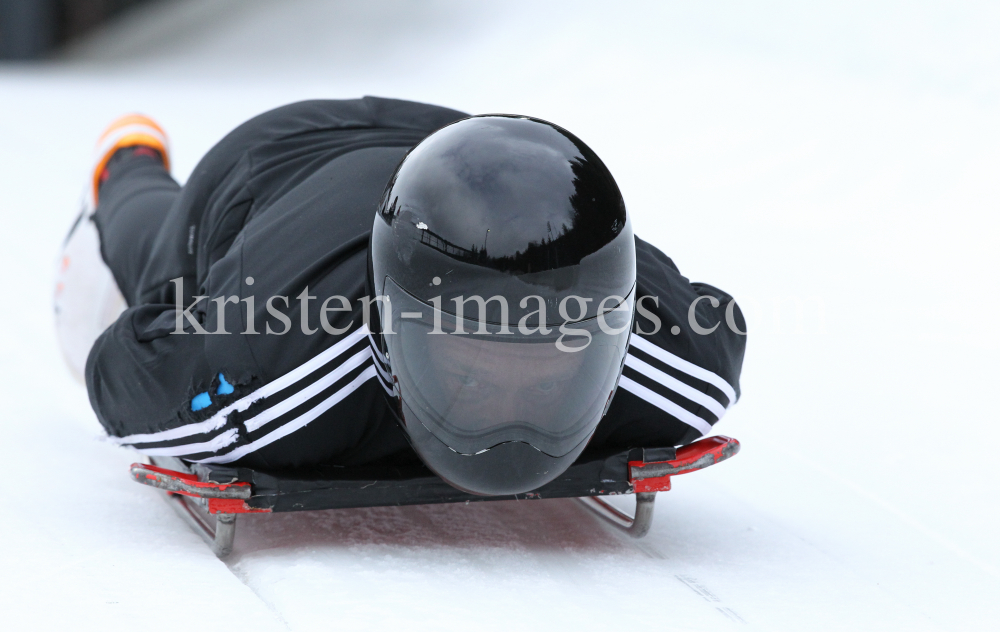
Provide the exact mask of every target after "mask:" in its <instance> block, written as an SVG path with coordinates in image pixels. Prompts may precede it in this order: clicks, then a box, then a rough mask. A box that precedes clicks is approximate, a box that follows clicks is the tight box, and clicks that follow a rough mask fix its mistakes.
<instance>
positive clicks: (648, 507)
mask: <svg viewBox="0 0 1000 632" xmlns="http://www.w3.org/2000/svg"><path fill="white" fill-rule="evenodd" d="M577 500H579V501H580V503H581V504H582V505H583V506H584V507H586V508H587V509H589V510H590V511H592V512H594V513H595V514H597V515H598V516H600V517H601V518H603V519H604V520H605V521H606V522H607V523H608V524H610V525H612V526H613V527H615V528H616V529H618V530H620V531H622V532H623V533H625V534H627V535H628V536H629V537H633V538H641V537H643V536H645V535H646V534H647V533H649V528H650V527H651V526H653V502H654V501H655V500H656V492H639V493H638V494H636V495H635V515H634V516H629V515H627V514H626V513H624V512H622V511H619V510H618V509H616V508H615V507H612V506H611V505H610V504H608V502H607V501H605V500H604V499H603V498H601V497H599V496H584V497H583V498H578V499H577Z"/></svg>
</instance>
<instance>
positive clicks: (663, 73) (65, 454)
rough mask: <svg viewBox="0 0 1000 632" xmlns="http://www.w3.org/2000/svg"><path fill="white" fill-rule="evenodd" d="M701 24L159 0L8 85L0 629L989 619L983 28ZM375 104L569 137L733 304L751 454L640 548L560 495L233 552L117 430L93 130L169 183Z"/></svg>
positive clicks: (705, 482)
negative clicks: (254, 124) (153, 164)
mask: <svg viewBox="0 0 1000 632" xmlns="http://www.w3.org/2000/svg"><path fill="white" fill-rule="evenodd" d="M689 4H691V3H663V2H655V3H649V4H647V5H640V4H631V3H611V4H608V3H599V4H596V3H595V4H589V3H581V2H572V3H568V2H566V3H563V2H550V3H504V4H502V5H499V4H487V3H467V2H457V1H456V2H425V3H407V2H329V1H320V0H315V1H305V0H300V1H296V2H280V3H278V2H258V1H253V2H251V1H246V0H242V1H237V0H226V1H223V0H215V1H213V2H204V1H202V0H189V1H185V2H180V3H171V2H166V3H160V4H157V5H155V6H153V7H151V8H147V9H143V10H142V11H140V12H138V13H135V14H132V15H130V16H127V17H126V19H124V20H123V21H121V22H120V23H118V24H117V25H114V26H113V27H112V28H110V29H108V30H107V31H105V32H103V33H99V34H97V35H95V36H94V37H93V38H91V39H90V40H88V41H86V42H83V43H81V44H80V45H78V46H77V47H76V48H75V49H73V50H72V51H69V52H67V53H65V54H63V55H62V56H61V57H60V58H57V59H53V60H50V61H48V62H45V63H43V64H38V65H26V66H0V174H2V176H0V178H2V180H0V181H2V183H3V187H2V194H3V195H2V197H0V200H2V206H0V217H2V219H3V223H2V228H0V271H2V279H3V286H2V287H3V291H4V295H3V310H2V312H0V336H2V338H0V394H2V397H3V402H4V407H3V415H2V417H0V430H2V432H0V450H2V454H3V457H2V459H0V487H2V498H3V509H2V519H0V560H2V564H0V613H2V615H0V618H2V620H3V626H2V627H3V628H4V629H5V630H101V631H109V630H112V631H117V630H137V629H142V630H151V631H158V630H164V631H167V630H169V631H175V630H187V629H198V630H241V631H242V630H281V629H291V630H304V631H305V630H310V631H311V630H327V629H329V630H367V629H379V630H382V629H389V630H391V629H405V630H463V631H465V630H505V631H509V630H522V629H525V630H574V631H575V630H599V631H601V632H606V631H607V630H612V629H623V628H628V629H651V630H795V631H799V630H809V631H813V630H907V631H915V630H971V629H993V628H995V627H996V622H997V621H998V620H1000V605H998V604H1000V600H998V599H997V597H998V595H1000V570H998V569H1000V541H998V538H997V522H998V519H1000V509H998V506H1000V505H998V500H1000V491H998V490H1000V484H998V483H1000V476H998V473H997V468H996V466H995V459H996V457H995V453H996V446H997V445H998V444H1000V441H998V439H1000V430H998V424H997V421H998V413H997V408H996V405H995V398H996V384H997V382H998V378H1000V371H998V368H997V362H996V359H995V358H996V357H997V353H998V352H1000V341H998V334H997V331H998V330H997V326H996V318H997V314H998V313H1000V312H998V307H1000V305H998V298H997V288H998V287H1000V278H998V276H1000V261H998V255H997V247H996V240H997V235H998V234H1000V230H998V228H1000V222H998V214H1000V213H998V209H1000V177H998V174H1000V123H998V122H1000V116H998V114H1000V112H998V103H1000V44H998V42H1000V40H998V39H997V38H996V37H995V34H996V32H998V30H1000V16H998V13H997V12H996V10H995V8H991V7H990V5H986V6H979V5H972V4H969V5H966V4H960V3H954V2H950V3H939V4H937V5H935V4H934V3H930V4H927V3H923V4H920V5H919V7H915V6H913V5H912V4H910V3H898V4H897V3H884V2H882V3H871V2H858V3H851V2H846V3H845V2H829V3H809V4H808V6H809V7H810V8H808V9H806V8H804V6H805V5H803V4H802V3H796V2H787V3H786V2H770V3H759V4H758V5H757V6H754V7H748V6H746V4H744V3H722V4H718V5H716V4H713V5H712V7H711V8H709V7H708V6H704V7H702V8H685V7H686V5H689ZM698 6H699V7H701V5H700V4H699V5H698ZM363 94H376V95H380V96H392V97H401V98H409V99H415V100H421V101H427V102H433V103H440V104H442V105H448V106H451V107H455V108H459V109H464V110H466V111H471V112H480V113H484V112H498V111H499V112H516V113H524V114H531V115H534V116H539V117H542V118H546V119H549V120H553V121H555V122H558V123H560V124H562V125H564V126H566V127H568V128H569V129H571V130H573V131H574V132H575V133H576V134H578V135H579V136H580V137H581V138H583V139H585V140H586V141H587V142H588V144H590V145H591V146H592V147H593V148H594V149H595V150H596V151H597V152H598V153H599V154H600V155H601V156H602V157H603V158H604V159H605V161H606V162H607V164H608V165H609V167H610V168H611V170H612V172H614V173H615V175H616V177H617V178H618V181H619V183H620V185H621V188H622V191H623V194H624V196H625V200H626V202H627V204H628V206H629V209H630V211H631V213H632V214H633V218H634V223H635V229H636V232H637V233H638V234H639V235H640V236H642V237H644V238H645V239H647V240H650V241H652V242H653V243H654V244H656V245H657V246H659V247H660V248H662V249H663V250H664V251H665V252H666V253H668V254H669V255H670V256H671V257H673V258H674V260H675V261H676V262H677V264H678V266H679V267H680V269H681V271H682V272H684V273H685V274H686V275H688V276H689V277H690V278H692V279H693V280H699V281H702V280H703V281H707V282H710V283H713V284H715V285H718V286H719V287H722V288H725V289H726V290H727V291H729V292H731V293H733V294H734V295H735V296H736V297H737V298H738V299H739V300H740V303H741V305H742V306H743V307H744V310H745V311H746V313H747V320H748V323H749V329H750V342H749V349H748V352H747V357H746V364H745V371H744V379H743V390H744V394H745V395H744V398H743V400H742V401H741V402H740V403H739V404H738V405H737V406H735V407H734V408H733V409H732V410H731V411H730V413H729V414H728V416H727V417H726V418H725V419H724V420H723V421H722V423H721V424H720V425H719V426H718V431H719V432H721V433H723V434H728V435H732V436H735V437H737V438H739V439H740V440H741V441H742V443H743V451H742V453H741V454H740V455H738V456H737V457H736V458H735V459H733V460H732V461H729V462H727V463H724V464H722V465H719V466H718V467H715V468H711V469H709V470H707V471H704V472H700V473H696V474H693V475H690V476H684V477H678V478H677V479H675V481H674V491H671V492H669V493H666V494H660V496H659V498H658V499H657V509H656V519H655V523H654V526H653V529H652V532H651V533H650V534H649V536H648V537H647V538H646V539H645V540H642V541H638V542H634V541H629V540H626V539H624V538H622V537H619V536H618V535H616V534H615V533H613V532H610V531H608V530H606V529H605V528H604V527H603V526H602V525H601V524H599V523H598V522H597V521H596V520H595V519H594V518H592V517H591V516H590V515H589V514H588V513H586V512H585V510H583V509H582V508H580V507H578V506H577V505H576V504H575V502H574V501H569V500H553V501H537V502H521V503H512V502H504V503H481V504H470V505H455V506H431V507H405V508H382V509H369V510H342V511H331V512H321V513H310V514H298V515H289V514H285V515H272V516H250V517H242V518H240V519H239V523H238V528H237V531H238V533H237V539H236V550H235V553H234V554H233V556H232V557H231V559H230V560H229V561H228V562H227V563H223V562H220V561H218V560H216V559H215V557H214V556H213V555H212V554H211V552H210V551H209V550H208V547H206V546H205V545H204V544H203V543H202V541H201V540H200V539H199V538H198V537H197V536H196V535H195V534H194V533H192V532H191V531H189V530H188V528H187V526H185V525H184V524H183V523H182V522H181V521H180V520H178V519H177V518H176V517H175V516H174V515H173V513H172V512H171V511H170V508H169V507H168V506H167V505H166V503H164V502H163V501H162V500H161V499H160V498H159V497H158V496H157V493H156V492H154V491H153V490H151V489H148V488H143V487H141V486H138V485H135V484H134V483H132V482H130V481H129V479H128V476H127V466H128V464H129V463H130V462H131V461H132V460H134V458H135V456H134V455H133V454H130V453H129V452H127V451H125V450H121V449H117V448H114V447H113V446H111V445H110V444H108V443H106V442H103V441H102V440H101V431H100V428H99V426H98V424H97V422H96V420H95V419H94V417H93V414H92V412H91V411H90V407H89V405H88V402H87V398H86V393H85V391H84V390H83V389H82V388H81V387H80V386H79V385H77V384H75V383H74V382H72V380H71V379H70V378H69V377H68V375H67V374H66V372H65V371H64V369H63V366H62V362H61V359H60V357H59V354H58V350H57V349H56V346H55V341H54V336H53V333H52V322H51V314H50V299H51V290H52V288H51V278H52V271H53V265H54V259H55V253H56V252H57V250H58V247H59V243H60V240H61V239H62V237H63V235H64V233H65V231H66V229H67V227H68V222H69V220H70V218H71V217H72V215H73V214H74V212H75V208H76V203H77V196H78V194H79V191H80V189H81V188H82V186H83V182H84V179H85V177H86V169H87V164H88V160H89V151H90V149H91V147H92V145H93V143H94V141H95V139H96V138H97V135H98V134H99V133H100V131H101V130H102V129H103V127H104V126H105V125H106V124H107V123H108V122H109V121H110V120H112V119H113V118H114V117H115V116H117V115H119V114H122V113H125V112H129V111H134V110H138V111H142V112H145V113H148V114H150V115H152V116H154V117H156V118H157V119H158V120H159V121H161V122H162V123H163V125H164V126H165V127H166V129H167V131H168V132H169V133H170V135H171V139H172V142H173V148H174V158H175V161H174V163H175V175H176V176H177V177H178V178H179V179H181V180H182V181H183V180H184V179H185V178H186V177H187V175H188V174H189V173H190V172H191V170H192V169H193V168H194V165H195V164H196V162H197V160H198V158H199V157H200V156H201V155H202V154H203V153H204V152H205V151H206V150H207V149H208V148H209V147H210V146H211V145H212V144H213V143H214V142H216V141H217V140H218V139H219V138H221V137H222V136H223V135H224V134H225V133H226V132H227V131H228V130H229V129H231V128H232V127H234V126H235V125H237V124H238V123H240V122H242V121H243V120H244V119H246V118H247V117H249V116H251V115H253V114H256V113H258V112H260V111H263V110H265V109H267V108H270V107H273V106H277V105H280V104H283V103H286V102H289V101H293V100H298V99H303V98H316V97H334V98H347V97H356V96H361V95H363ZM616 500H620V501H621V502H622V503H623V504H625V505H628V504H629V503H630V502H631V499H629V498H621V499H616Z"/></svg>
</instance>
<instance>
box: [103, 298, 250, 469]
mask: <svg viewBox="0 0 1000 632" xmlns="http://www.w3.org/2000/svg"><path fill="white" fill-rule="evenodd" d="M175 326H176V321H175V312H174V305H165V304H157V305H142V306H138V307H133V308H130V309H128V310H126V311H125V312H124V313H123V314H122V315H121V316H120V317H119V318H118V320H117V321H116V322H115V323H114V324H113V325H112V326H111V327H109V328H108V329H107V330H106V331H105V332H104V333H103V334H102V335H101V336H100V337H99V338H98V339H97V342H96V343H95V344H94V347H93V348H92V349H91V352H90V355H89V356H88V358H87V369H86V380H87V391H88V394H89V395H90V403H91V405H92V406H93V408H94V411H95V412H96V413H97V418H98V420H99V421H100V422H101V425H103V426H104V428H105V430H107V432H108V434H109V435H110V436H111V438H112V440H113V441H115V442H116V443H119V444H125V445H131V446H133V447H136V448H138V449H139V450H140V451H141V452H145V453H147V454H152V455H163V456H180V457H193V456H194V455H197V454H201V453H206V452H212V451H214V450H215V449H217V448H218V447H219V446H216V445H215V444H218V443H220V442H223V443H224V442H226V441H228V442H230V443H232V442H235V441H236V439H237V437H236V434H237V431H236V430H235V428H233V427H230V426H231V425H232V424H231V423H230V421H229V420H228V419H227V418H226V416H225V415H216V414H215V413H218V411H219V410H220V407H221V406H223V405H225V404H226V403H227V402H228V401H229V400H231V399H233V398H234V397H235V396H236V395H238V394H236V393H233V392H232V391H231V390H230V392H229V393H228V394H226V395H220V392H221V391H223V390H227V389H220V388H219V386H220V385H221V384H222V382H221V381H220V378H219V377H218V376H214V375H213V374H212V372H211V371H210V370H209V367H208V365H207V362H206V360H205V351H204V349H205V345H206V339H207V338H211V336H203V335H196V334H193V333H191V332H188V333H186V334H184V335H176V334H171V333H170V332H172V331H173V330H174V328H175ZM199 396H200V397H201V399H200V400H196V398H197V397H199ZM202 404H205V405H202ZM213 417H214V418H213Z"/></svg>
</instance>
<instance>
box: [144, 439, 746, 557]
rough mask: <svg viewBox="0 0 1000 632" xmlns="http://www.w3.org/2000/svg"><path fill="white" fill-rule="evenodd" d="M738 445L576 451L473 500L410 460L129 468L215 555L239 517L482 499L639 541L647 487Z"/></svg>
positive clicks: (654, 488) (719, 442)
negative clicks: (591, 517)
mask: <svg viewBox="0 0 1000 632" xmlns="http://www.w3.org/2000/svg"><path fill="white" fill-rule="evenodd" d="M739 450H740V443H739V441H737V440H736V439H730V438H729V437H723V436H714V437H706V438H704V439H701V440H699V441H695V442H694V443H692V444H690V445H686V446H684V447H681V448H676V449H675V448H634V449H632V450H627V451H624V452H614V453H600V454H587V453H585V454H584V455H583V456H581V458H580V459H579V460H578V461H577V462H576V463H575V464H573V465H572V466H571V467H570V468H569V469H568V470H566V472H565V473H563V474H562V475H561V476H560V477H559V478H557V479H556V480H554V481H552V482H551V483H548V484H547V485H544V486H542V487H540V488H538V489H537V490H535V491H533V492H528V493H525V494H516V495H513V496H476V495H473V494H469V493H466V492H463V491H460V490H458V489H455V488H454V487H452V486H450V485H448V484H447V483H445V482H444V481H443V480H441V479H440V478H438V477H437V476H436V475H435V474H434V473H433V472H431V471H430V470H428V469H427V468H426V467H424V466H423V465H422V464H420V463H416V462H415V463H412V464H409V465H400V464H390V465H378V464H376V465H367V466H362V467H329V468H325V469H316V470H309V471H303V472H296V473H294V475H290V474H279V475H275V474H269V473H266V472H261V471H256V470H251V469H248V468H234V467H226V466H218V465H200V464H196V465H193V466H189V465H187V464H186V463H184V462H183V461H181V460H179V459H176V458H173V457H153V458H152V459H151V460H152V461H153V462H152V464H148V465H147V464H142V463H133V464H132V468H131V473H132V478H133V479H134V480H136V481H137V482H139V483H143V484H144V485H150V486H152V487H156V488H159V489H162V490H165V491H166V492H167V496H168V500H170V501H171V503H170V504H171V505H172V506H173V507H174V509H175V510H177V512H178V513H179V514H180V515H181V517H182V518H184V519H185V520H186V521H187V522H188V523H189V524H190V525H191V526H192V528H194V530H195V531H197V532H198V533H199V534H200V535H202V537H204V538H205V540H206V541H207V542H208V544H209V545H210V546H211V547H212V550H213V551H214V552H215V554H216V555H218V556H219V557H220V558H222V557H225V556H227V555H229V553H230V552H232V549H233V539H234V537H235V535H236V517H237V515H239V514H253V513H269V512H283V511H316V510H322V509H348V508H356V507H384V506H391V505H423V504H434V503H459V502H468V501H487V500H515V499H516V500H530V499H538V498H577V499H579V500H580V501H581V502H583V503H584V504H585V505H586V506H587V507H588V508H589V509H591V510H592V511H594V512H595V513H597V514H598V515H599V516H601V517H602V518H604V519H605V520H607V521H608V522H609V523H610V524H612V525H614V526H615V527H617V528H618V529H620V530H622V531H623V532H625V533H627V534H628V535H630V536H632V537H635V538H641V537H643V536H644V535H646V533H647V532H649V527H650V526H651V525H652V522H653V501H654V500H655V498H656V492H665V491H670V479H671V477H673V476H678V475H680V474H687V473H688V472H694V471H695V470H701V469H704V468H706V467H708V466H710V465H715V464H716V463H719V462H721V461H725V460H726V459H728V458H729V457H731V456H733V455H735V454H736V453H737V452H739ZM615 494H635V497H636V508H635V515H634V516H628V515H626V514H625V513H623V512H621V511H619V510H617V509H615V508H614V507H612V506H611V505H609V504H608V503H606V502H605V501H604V500H603V499H601V498H600V497H601V496H609V495H615Z"/></svg>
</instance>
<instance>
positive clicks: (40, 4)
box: [0, 0, 152, 60]
mask: <svg viewBox="0 0 1000 632" xmlns="http://www.w3.org/2000/svg"><path fill="white" fill-rule="evenodd" d="M150 1H152V0H0V60H5V59H39V58H41V57H44V56H45V55H46V54H47V53H49V52H50V51H52V50H53V49H55V48H57V47H58V46H60V45H62V44H64V43H66V42H68V41H69V40H71V39H73V38H75V37H78V36H79V35H82V34H83V33H86V32H87V31H89V30H91V29H92V28H93V27H95V26H97V25H99V24H101V23H102V22H106V21H107V20H108V19H109V18H111V17H113V16H115V15H118V14H119V13H120V12H121V11H123V10H124V9H127V8H129V7H131V6H134V5H137V4H142V3H145V2H150Z"/></svg>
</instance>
